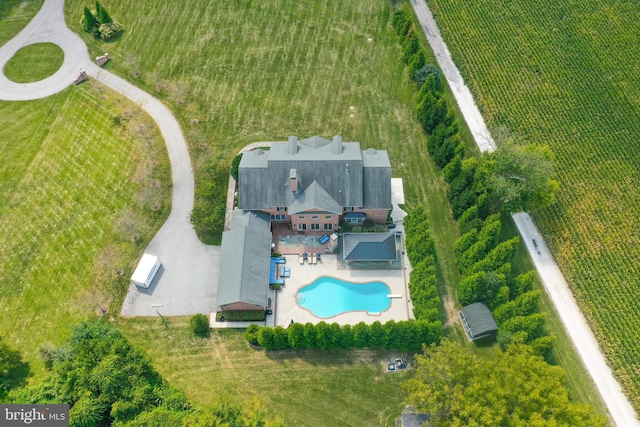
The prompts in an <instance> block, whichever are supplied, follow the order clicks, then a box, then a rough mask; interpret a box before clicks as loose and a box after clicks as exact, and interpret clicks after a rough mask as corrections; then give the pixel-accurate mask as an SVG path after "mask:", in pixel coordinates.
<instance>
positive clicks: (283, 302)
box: [274, 254, 412, 327]
mask: <svg viewBox="0 0 640 427" xmlns="http://www.w3.org/2000/svg"><path fill="white" fill-rule="evenodd" d="M285 258H286V263H285V265H287V266H288V267H289V268H290V270H291V273H290V277H287V278H286V279H285V286H284V287H283V288H282V289H281V290H279V291H277V292H276V295H277V296H276V301H275V311H274V315H275V316H274V317H275V319H274V320H275V325H276V326H284V327H286V326H288V325H289V324H290V323H291V320H293V321H294V322H296V323H307V322H311V323H314V324H315V323H319V322H320V321H325V322H327V323H333V322H336V323H338V324H340V325H346V324H350V325H355V324H356V323H358V322H361V321H363V322H365V323H367V324H371V323H373V322H375V321H376V320H378V321H380V323H385V322H387V321H389V320H395V321H399V320H408V319H410V318H412V316H411V307H410V302H409V300H408V295H409V290H408V288H407V283H408V279H409V277H408V270H405V269H404V268H403V269H399V270H398V269H395V270H345V269H339V265H338V259H337V255H333V254H331V255H325V254H323V255H322V257H321V259H320V261H318V263H317V264H308V263H306V262H305V263H304V264H300V263H299V257H298V255H286V256H285ZM405 265H407V263H405ZM320 276H332V277H336V278H339V279H342V280H346V281H349V282H353V283H363V282H371V281H380V282H384V283H385V284H386V285H387V286H389V288H390V289H391V292H390V293H391V294H396V295H401V298H392V299H391V306H390V307H389V309H388V310H386V311H383V312H381V313H380V314H376V315H371V314H368V313H366V312H364V311H352V312H348V313H344V314H339V315H336V316H334V317H330V318H327V319H322V318H319V317H316V316H314V315H313V314H312V313H311V312H310V311H308V310H306V309H304V308H302V307H300V306H299V305H298V303H297V301H296V295H297V293H298V290H299V289H300V288H302V287H303V286H306V285H308V284H310V283H311V282H313V281H314V280H315V279H317V278H318V277H320Z"/></svg>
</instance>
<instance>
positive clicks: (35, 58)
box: [3, 43, 64, 83]
mask: <svg viewBox="0 0 640 427" xmlns="http://www.w3.org/2000/svg"><path fill="white" fill-rule="evenodd" d="M42 58H47V60H46V61H43V60H42ZM63 59H64V52H63V51H62V49H60V47H59V46H58V45H55V44H53V43H36V44H32V45H29V46H25V47H23V48H22V49H20V50H18V51H17V52H16V54H15V55H13V57H12V58H11V59H10V60H9V61H8V62H7V63H6V64H5V66H4V70H3V71H4V75H5V76H7V78H8V79H9V80H11V81H14V82H16V83H30V82H37V81H38V80H42V79H45V78H47V77H49V76H51V75H53V74H54V73H55V72H56V71H58V69H59V68H60V66H61V65H62V60H63Z"/></svg>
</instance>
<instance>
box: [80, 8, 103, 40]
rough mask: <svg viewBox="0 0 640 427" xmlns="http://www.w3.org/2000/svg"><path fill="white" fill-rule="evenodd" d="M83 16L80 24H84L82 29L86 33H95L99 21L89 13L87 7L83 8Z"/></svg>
mask: <svg viewBox="0 0 640 427" xmlns="http://www.w3.org/2000/svg"><path fill="white" fill-rule="evenodd" d="M83 13H84V17H83V19H82V25H83V26H84V30H85V31H86V32H87V33H92V34H95V32H96V30H97V29H98V26H99V25H100V23H99V22H98V20H97V19H96V17H95V16H94V15H93V13H91V11H90V10H89V8H88V7H85V8H84V12H83Z"/></svg>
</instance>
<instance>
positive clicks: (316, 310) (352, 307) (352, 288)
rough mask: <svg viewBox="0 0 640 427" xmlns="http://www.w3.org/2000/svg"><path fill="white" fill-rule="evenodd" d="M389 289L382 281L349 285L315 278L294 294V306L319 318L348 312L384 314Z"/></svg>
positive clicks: (332, 278)
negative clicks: (295, 301)
mask: <svg viewBox="0 0 640 427" xmlns="http://www.w3.org/2000/svg"><path fill="white" fill-rule="evenodd" d="M390 293H391V290H390V289H389V287H388V286H387V285H386V284H384V283H382V282H368V283H351V282H345V281H344V280H340V279H336V278H335V277H327V276H323V277H318V278H317V279H316V280H315V281H314V282H313V283H311V284H309V285H307V286H303V287H302V288H300V290H299V291H298V294H297V295H296V299H297V301H298V305H299V306H300V307H302V308H306V309H307V310H309V311H311V312H312V313H313V314H314V315H315V316H317V317H320V318H322V319H326V318H328V317H333V316H335V315H338V314H342V313H346V312H348V311H368V312H376V313H377V312H381V311H385V310H386V309H388V308H389V306H390V305H391V299H389V297H387V295H388V294H390Z"/></svg>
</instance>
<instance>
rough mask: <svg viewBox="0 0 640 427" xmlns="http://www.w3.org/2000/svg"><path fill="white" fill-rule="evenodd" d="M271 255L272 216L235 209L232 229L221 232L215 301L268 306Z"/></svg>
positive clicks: (220, 304) (217, 302)
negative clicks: (270, 217)
mask: <svg viewBox="0 0 640 427" xmlns="http://www.w3.org/2000/svg"><path fill="white" fill-rule="evenodd" d="M270 258H271V231H270V225H269V216H268V215H265V214H263V213H260V212H251V211H245V212H241V211H239V210H237V211H234V214H233V218H232V220H231V229H230V230H229V231H225V232H224V233H222V248H221V252H220V274H219V277H218V291H217V294H216V295H217V296H216V305H218V306H223V305H227V304H231V303H234V302H247V303H251V304H255V305H261V306H265V307H266V306H267V299H268V293H269V259H270Z"/></svg>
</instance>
